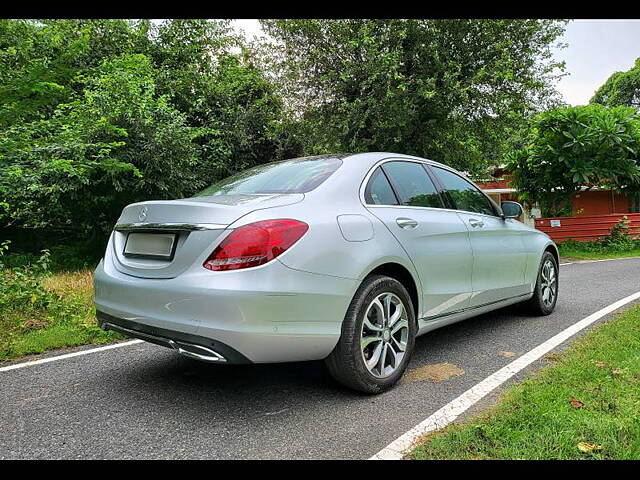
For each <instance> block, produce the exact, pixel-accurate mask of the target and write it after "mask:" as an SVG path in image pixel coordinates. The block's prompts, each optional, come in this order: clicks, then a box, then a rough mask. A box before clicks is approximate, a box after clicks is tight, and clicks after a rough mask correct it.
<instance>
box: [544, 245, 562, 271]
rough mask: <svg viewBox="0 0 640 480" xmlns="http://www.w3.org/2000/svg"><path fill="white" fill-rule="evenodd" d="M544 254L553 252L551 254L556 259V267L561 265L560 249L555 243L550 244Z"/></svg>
mask: <svg viewBox="0 0 640 480" xmlns="http://www.w3.org/2000/svg"><path fill="white" fill-rule="evenodd" d="M544 252H551V254H552V255H553V258H555V259H556V265H558V266H559V265H560V253H559V252H558V247H557V246H556V244H555V243H549V244H548V245H547V246H546V247H545V248H544V251H543V253H544Z"/></svg>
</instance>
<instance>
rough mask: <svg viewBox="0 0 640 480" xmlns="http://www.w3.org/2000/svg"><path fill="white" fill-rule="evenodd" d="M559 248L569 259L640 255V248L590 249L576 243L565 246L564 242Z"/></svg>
mask: <svg viewBox="0 0 640 480" xmlns="http://www.w3.org/2000/svg"><path fill="white" fill-rule="evenodd" d="M558 249H559V250H560V256H561V257H563V258H566V259H567V260H606V259H611V258H627V257H640V248H634V249H632V250H623V251H619V250H606V249H601V250H590V249H585V248H580V246H578V247H576V246H574V245H566V246H565V245H564V244H563V243H560V244H559V245H558Z"/></svg>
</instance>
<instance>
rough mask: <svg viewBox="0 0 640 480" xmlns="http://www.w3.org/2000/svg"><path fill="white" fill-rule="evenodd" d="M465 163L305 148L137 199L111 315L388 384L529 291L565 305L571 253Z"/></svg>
mask: <svg viewBox="0 0 640 480" xmlns="http://www.w3.org/2000/svg"><path fill="white" fill-rule="evenodd" d="M521 214H522V207H521V206H520V205H519V204H517V203H515V202H504V203H503V204H502V205H501V206H498V205H496V204H495V203H494V202H493V201H492V200H491V199H490V198H489V197H488V196H487V195H485V194H484V193H483V192H482V191H481V190H480V189H478V188H477V187H476V186H475V185H474V184H473V183H471V182H470V181H469V180H467V179H466V178H465V176H464V175H462V174H461V173H459V172H457V171H455V170H453V169H452V168H449V167H448V166H446V165H442V164H440V163H437V162H434V161H430V160H425V159H423V158H417V157H412V156H407V155H401V154H394V153H363V154H355V155H325V156H318V157H306V158H297V159H292V160H286V161H282V162H275V163H269V164H264V165H261V166H258V167H255V168H253V169H249V170H246V171H243V172H241V173H238V174H237V175H234V176H231V177H229V178H227V179H225V180H222V181H220V182H218V183H216V184H214V185H212V186H211V187H209V188H207V189H206V190H204V191H203V192H201V193H199V194H198V195H196V196H194V197H192V198H185V199H181V200H170V201H164V200H163V201H148V202H140V203H134V204H131V205H129V206H127V207H126V208H125V209H124V210H123V212H122V214H121V216H120V218H119V219H118V222H117V224H116V226H115V228H114V230H113V233H112V235H111V237H110V239H109V244H108V246H107V249H106V252H105V255H104V258H103V259H102V261H101V262H100V264H99V265H98V267H97V269H96V272H95V302H96V310H97V319H98V323H99V324H100V325H101V326H102V327H103V328H105V329H112V330H116V331H119V332H122V333H124V334H126V335H129V336H133V337H137V338H141V339H144V340H147V341H149V342H153V343H156V344H159V345H164V346H166V347H170V348H173V349H174V350H176V351H177V352H178V353H180V354H182V355H185V356H188V357H192V358H196V359H199V360H203V361H209V362H213V363H219V364H224V363H263V362H293V361H302V360H321V359H323V360H324V361H325V363H326V365H327V367H328V370H329V372H330V373H331V374H332V375H333V377H334V378H335V379H336V380H337V381H339V382H340V383H342V384H344V385H346V386H348V387H351V388H353V389H356V390H360V391H364V392H369V393H378V392H382V391H384V390H386V389H388V388H390V387H392V386H393V385H394V384H395V383H396V382H397V381H398V380H399V379H400V377H401V376H402V374H403V372H404V370H405V368H406V366H407V364H408V362H409V359H410V357H411V353H412V351H413V348H414V342H415V338H416V337H417V336H418V335H422V334H424V333H427V332H429V331H431V330H433V329H435V328H438V327H441V326H444V325H448V324H451V323H454V322H457V321H460V320H464V319H466V318H469V317H473V316H476V315H479V314H482V313H485V312H489V311H491V310H495V309H497V308H501V307H504V306H507V305H511V304H514V303H518V302H526V303H527V305H528V307H529V308H530V309H531V310H532V311H533V312H535V313H536V314H539V315H548V314H550V313H551V312H552V311H553V309H554V307H555V304H556V300H557V298H558V251H557V248H556V246H555V244H554V243H553V241H551V239H550V238H549V237H548V236H547V235H545V234H544V233H542V232H540V231H538V230H536V229H533V228H530V227H528V226H526V225H524V224H523V223H521V222H519V221H517V220H516V218H517V217H519V216H520V215H521Z"/></svg>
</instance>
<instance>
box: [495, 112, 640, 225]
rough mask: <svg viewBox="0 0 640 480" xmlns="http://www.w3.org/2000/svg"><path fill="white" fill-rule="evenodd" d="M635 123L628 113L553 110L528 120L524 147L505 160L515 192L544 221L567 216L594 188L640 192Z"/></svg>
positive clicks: (638, 120) (639, 127) (639, 124)
mask: <svg viewBox="0 0 640 480" xmlns="http://www.w3.org/2000/svg"><path fill="white" fill-rule="evenodd" d="M639 155H640V117H639V116H638V114H637V113H636V112H635V111H634V109H632V108H629V107H612V108H609V107H604V106H602V105H587V106H577V107H560V108H554V109H551V110H549V111H547V112H544V113H540V114H538V115H536V116H535V117H533V119H532V120H531V122H530V128H529V131H528V134H527V135H526V136H525V139H524V146H523V147H522V148H519V149H516V150H514V151H512V152H510V154H509V155H508V156H507V158H508V165H507V168H508V169H510V170H511V171H512V172H513V174H514V182H513V183H514V187H515V188H517V189H518V191H519V192H521V196H522V197H523V199H524V200H527V201H529V202H532V203H533V202H539V203H540V206H541V208H542V212H543V215H544V216H563V215H570V214H571V197H572V196H573V195H575V194H576V193H578V192H580V191H581V190H582V189H586V190H589V189H592V188H594V187H604V188H610V189H614V190H618V191H638V190H639V189H640V157H639Z"/></svg>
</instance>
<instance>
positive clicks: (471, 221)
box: [469, 218, 484, 228]
mask: <svg viewBox="0 0 640 480" xmlns="http://www.w3.org/2000/svg"><path fill="white" fill-rule="evenodd" d="M469 225H471V226H472V227H473V228H476V227H480V228H482V227H484V222H483V221H482V220H478V219H476V218H470V219H469Z"/></svg>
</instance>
